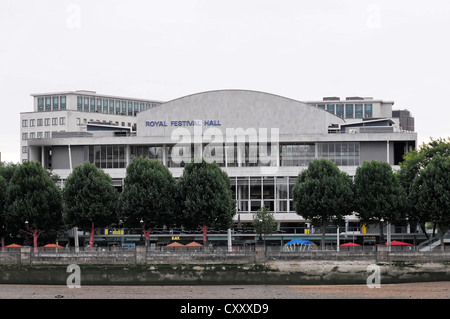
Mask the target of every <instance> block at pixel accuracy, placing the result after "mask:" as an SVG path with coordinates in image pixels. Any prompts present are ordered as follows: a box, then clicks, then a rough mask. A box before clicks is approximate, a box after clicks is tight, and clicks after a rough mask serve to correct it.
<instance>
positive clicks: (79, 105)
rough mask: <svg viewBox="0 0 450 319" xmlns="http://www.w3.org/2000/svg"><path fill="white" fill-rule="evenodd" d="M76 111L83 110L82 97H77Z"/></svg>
mask: <svg viewBox="0 0 450 319" xmlns="http://www.w3.org/2000/svg"><path fill="white" fill-rule="evenodd" d="M77 110H78V111H82V110H83V97H81V96H77Z"/></svg>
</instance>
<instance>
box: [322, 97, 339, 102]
mask: <svg viewBox="0 0 450 319" xmlns="http://www.w3.org/2000/svg"><path fill="white" fill-rule="evenodd" d="M323 100H324V101H340V100H341V98H340V97H338V96H327V97H324V98H323Z"/></svg>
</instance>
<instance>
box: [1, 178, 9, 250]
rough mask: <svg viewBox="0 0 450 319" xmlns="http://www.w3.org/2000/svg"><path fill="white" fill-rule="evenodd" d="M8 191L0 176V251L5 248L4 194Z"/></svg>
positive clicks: (4, 181)
mask: <svg viewBox="0 0 450 319" xmlns="http://www.w3.org/2000/svg"><path fill="white" fill-rule="evenodd" d="M7 191H8V184H7V183H6V180H5V179H4V178H3V176H1V175H0V241H1V245H2V251H3V249H4V247H5V236H6V234H7V231H6V192H7Z"/></svg>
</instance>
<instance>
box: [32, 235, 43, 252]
mask: <svg viewBox="0 0 450 319" xmlns="http://www.w3.org/2000/svg"><path fill="white" fill-rule="evenodd" d="M40 234H41V233H38V231H37V229H33V230H32V235H33V246H34V252H35V253H37V252H38V244H37V239H38V237H39V235H40Z"/></svg>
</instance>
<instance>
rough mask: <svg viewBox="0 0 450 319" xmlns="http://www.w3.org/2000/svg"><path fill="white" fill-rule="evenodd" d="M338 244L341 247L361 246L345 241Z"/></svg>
mask: <svg viewBox="0 0 450 319" xmlns="http://www.w3.org/2000/svg"><path fill="white" fill-rule="evenodd" d="M339 246H341V247H356V246H361V245H359V244H355V243H345V244H342V245H339Z"/></svg>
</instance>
